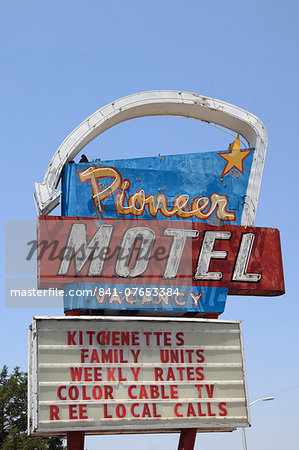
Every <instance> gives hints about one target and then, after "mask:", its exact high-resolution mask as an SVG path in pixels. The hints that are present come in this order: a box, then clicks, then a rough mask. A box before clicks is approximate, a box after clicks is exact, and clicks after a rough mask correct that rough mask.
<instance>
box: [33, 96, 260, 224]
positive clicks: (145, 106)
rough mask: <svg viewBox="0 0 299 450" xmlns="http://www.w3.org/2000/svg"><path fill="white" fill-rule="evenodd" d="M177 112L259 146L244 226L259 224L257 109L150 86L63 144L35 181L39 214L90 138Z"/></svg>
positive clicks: (54, 200) (100, 114)
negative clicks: (122, 124)
mask: <svg viewBox="0 0 299 450" xmlns="http://www.w3.org/2000/svg"><path fill="white" fill-rule="evenodd" d="M155 115H157V116H159V115H166V116H169V115H172V116H181V117H187V118H193V119H197V120H202V121H205V122H208V123H216V124H218V125H221V126H223V127H225V128H229V129H230V130H233V131H234V132H236V133H239V134H240V135H241V136H243V137H244V138H245V139H246V141H247V142H248V144H249V147H255V148H256V153H255V157H254V161H253V166H252V172H251V175H250V179H249V183H248V189H247V192H246V202H245V205H244V210H243V216H242V222H241V225H251V226H253V225H254V221H255V216H256V211H257V203H258V197H259V191H260V186H261V180H262V174H263V168H264V162H265V155H266V150H267V141H268V138H267V133H266V130H265V127H264V125H263V123H262V122H261V121H260V120H259V119H258V118H257V117H256V116H254V115H253V114H251V113H250V112H248V111H244V110H242V109H241V108H239V107H237V106H234V105H230V104H228V103H226V102H223V101H220V100H216V99H213V98H209V97H205V96H202V95H199V94H197V93H191V92H181V91H149V92H141V93H138V94H133V95H130V96H128V97H124V98H121V99H119V100H116V101H114V102H112V103H110V104H109V105H106V106H104V107H103V108H101V109H100V110H98V111H96V112H95V113H94V114H93V115H92V116H90V117H88V118H87V119H86V120H84V121H83V122H82V123H81V124H80V125H79V126H78V127H77V128H76V129H75V130H74V131H73V132H72V133H71V134H70V135H69V136H68V137H67V138H66V139H65V141H64V142H63V143H62V144H61V146H60V147H59V148H58V149H57V151H56V153H55V155H54V156H53V158H52V160H51V162H50V164H49V166H48V169H47V172H46V174H45V177H44V180H43V182H42V183H35V193H34V199H35V202H36V207H37V211H38V214H48V213H49V212H50V211H51V210H52V209H53V208H54V207H55V206H56V205H57V204H58V203H59V197H60V191H58V190H57V189H56V188H57V185H58V183H59V180H60V176H61V172H62V169H63V167H64V166H65V164H66V163H67V162H69V161H71V160H72V159H73V158H74V157H75V156H76V155H77V154H78V153H79V152H80V151H81V150H82V149H83V148H84V147H85V146H86V145H87V144H88V143H89V142H90V141H92V140H93V139H94V138H95V137H96V136H99V135H100V134H101V133H103V132H104V131H105V130H108V129H109V128H111V127H112V126H114V125H117V124H118V123H120V122H123V121H126V120H129V119H134V118H136V117H145V116H155Z"/></svg>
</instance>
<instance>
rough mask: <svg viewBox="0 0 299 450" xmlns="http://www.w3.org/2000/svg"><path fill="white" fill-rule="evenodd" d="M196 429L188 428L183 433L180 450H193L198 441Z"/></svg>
mask: <svg viewBox="0 0 299 450" xmlns="http://www.w3.org/2000/svg"><path fill="white" fill-rule="evenodd" d="M196 433H197V429H196V428H186V429H185V430H182V431H181V436H180V440H179V445H178V450H193V449H194V444H195V439H196Z"/></svg>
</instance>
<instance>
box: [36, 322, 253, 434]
mask: <svg viewBox="0 0 299 450" xmlns="http://www.w3.org/2000/svg"><path fill="white" fill-rule="evenodd" d="M29 346H30V352H29V431H30V434H31V435H54V434H64V432H67V431H75V430H82V431H85V433H87V434H114V433H141V432H142V433H147V432H148V433H152V432H159V433H161V432H172V431H173V432H178V431H180V430H181V429H182V428H197V429H198V431H231V430H233V429H235V428H236V427H244V426H248V425H249V418H248V402H247V390H246V381H245V368H244V356H243V344H242V332H241V323H240V322H239V321H223V320H208V319H164V318H163V319H160V318H155V319H152V318H138V319H137V318H123V319H122V318H113V317H107V316H105V317H50V318H49V317H35V318H34V319H33V323H32V325H31V326H30V329H29Z"/></svg>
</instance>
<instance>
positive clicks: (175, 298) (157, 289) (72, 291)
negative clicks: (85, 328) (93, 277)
mask: <svg viewBox="0 0 299 450" xmlns="http://www.w3.org/2000/svg"><path fill="white" fill-rule="evenodd" d="M227 291H228V289H226V288H213V287H198V286H188V287H187V286H173V287H171V286H169V287H165V286H164V287H161V286H155V285H142V286H136V287H133V286H129V285H127V284H113V285H111V284H98V285H97V284H93V283H77V284H70V285H67V286H65V292H64V308H65V311H67V310H69V309H109V310H114V311H117V310H119V311H125V310H131V311H134V310H139V311H157V312H161V311H166V312H169V313H172V312H176V311H180V312H182V311H183V312H193V313H194V312H196V313H200V312H206V311H209V312H211V313H213V312H214V313H218V314H219V313H222V312H223V311H224V307H225V301H226V296H227Z"/></svg>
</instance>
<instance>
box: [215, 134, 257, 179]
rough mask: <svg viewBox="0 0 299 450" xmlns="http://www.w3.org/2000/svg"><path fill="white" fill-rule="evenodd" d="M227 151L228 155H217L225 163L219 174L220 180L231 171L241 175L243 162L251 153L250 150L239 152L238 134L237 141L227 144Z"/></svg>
mask: <svg viewBox="0 0 299 450" xmlns="http://www.w3.org/2000/svg"><path fill="white" fill-rule="evenodd" d="M228 149H229V150H230V152H228V153H227V152H225V153H217V154H218V155H219V156H221V158H223V159H225V161H226V165H225V167H224V169H223V172H222V174H221V178H223V177H224V175H226V174H227V173H228V172H229V171H231V170H232V169H237V170H238V171H239V172H241V173H242V174H243V173H244V172H243V170H244V169H243V161H244V159H245V158H247V156H248V155H250V153H251V152H252V150H241V146H240V136H239V134H238V136H237V139H236V140H235V141H234V142H232V143H231V144H229V147H228Z"/></svg>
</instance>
